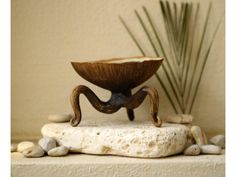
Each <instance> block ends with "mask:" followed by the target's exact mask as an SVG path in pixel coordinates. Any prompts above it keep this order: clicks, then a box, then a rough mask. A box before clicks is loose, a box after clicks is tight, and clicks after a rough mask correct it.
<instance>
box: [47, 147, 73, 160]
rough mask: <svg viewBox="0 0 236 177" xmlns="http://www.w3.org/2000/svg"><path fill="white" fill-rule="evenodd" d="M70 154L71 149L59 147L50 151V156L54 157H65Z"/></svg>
mask: <svg viewBox="0 0 236 177" xmlns="http://www.w3.org/2000/svg"><path fill="white" fill-rule="evenodd" d="M68 152H69V149H68V148H67V147H65V146H59V147H55V148H53V149H51V150H50V151H48V155H49V156H53V157H58V156H65V155H67V154H68Z"/></svg>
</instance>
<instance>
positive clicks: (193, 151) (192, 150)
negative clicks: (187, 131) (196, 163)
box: [184, 144, 201, 156]
mask: <svg viewBox="0 0 236 177" xmlns="http://www.w3.org/2000/svg"><path fill="white" fill-rule="evenodd" d="M200 152H201V150H200V147H199V146H198V145H197V144H194V145H191V146H189V147H188V148H187V149H185V151H184V155H191V156H195V155H199V154H200Z"/></svg>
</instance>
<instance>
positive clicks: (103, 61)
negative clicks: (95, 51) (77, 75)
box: [71, 56, 164, 64]
mask: <svg viewBox="0 0 236 177" xmlns="http://www.w3.org/2000/svg"><path fill="white" fill-rule="evenodd" d="M132 59H134V60H133V61H132ZM137 59H143V60H140V61H139V60H137ZM163 59H164V58H161V57H148V56H130V57H115V58H108V59H98V60H89V61H71V64H124V63H142V62H146V61H162V60H163ZM113 61H114V62H113ZM117 61H121V62H117Z"/></svg>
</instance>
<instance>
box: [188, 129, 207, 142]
mask: <svg viewBox="0 0 236 177" xmlns="http://www.w3.org/2000/svg"><path fill="white" fill-rule="evenodd" d="M191 133H192V136H193V138H194V140H195V142H196V143H197V145H199V146H201V145H204V144H205V142H204V139H203V136H202V130H201V128H200V127H199V126H192V127H191Z"/></svg>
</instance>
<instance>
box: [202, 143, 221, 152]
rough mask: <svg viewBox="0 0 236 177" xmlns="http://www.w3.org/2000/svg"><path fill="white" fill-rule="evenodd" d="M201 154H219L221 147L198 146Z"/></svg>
mask: <svg viewBox="0 0 236 177" xmlns="http://www.w3.org/2000/svg"><path fill="white" fill-rule="evenodd" d="M200 149H201V153H202V154H220V153H221V147H219V146H216V145H203V146H200Z"/></svg>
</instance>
